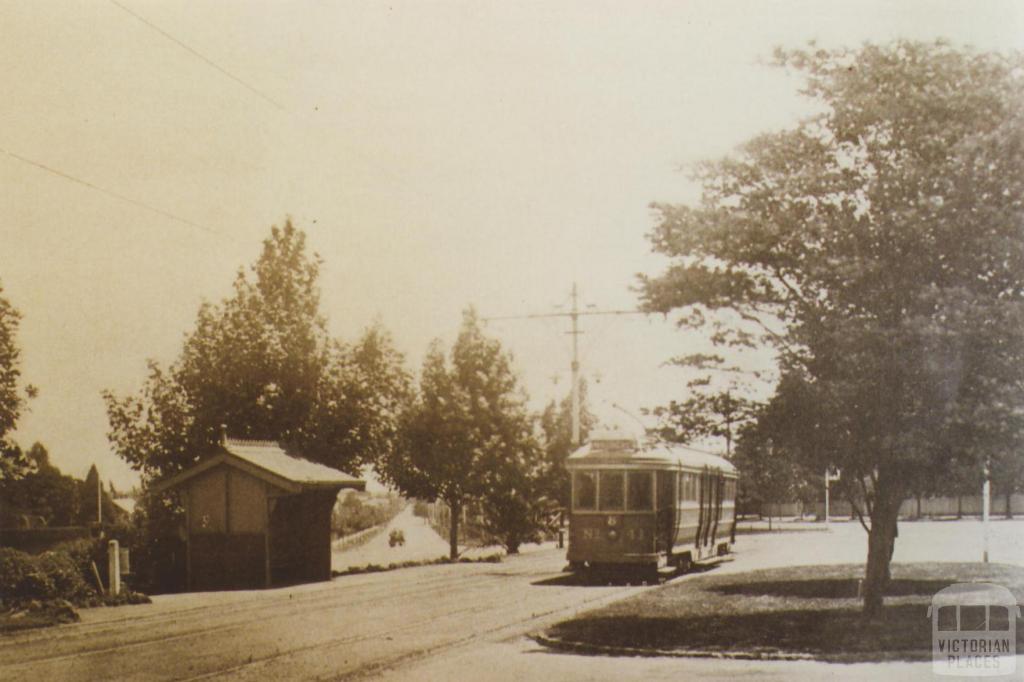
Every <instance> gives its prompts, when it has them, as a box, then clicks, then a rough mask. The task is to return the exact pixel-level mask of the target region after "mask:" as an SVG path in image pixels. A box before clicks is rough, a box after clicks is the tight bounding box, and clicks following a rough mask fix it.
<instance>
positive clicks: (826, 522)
mask: <svg viewBox="0 0 1024 682" xmlns="http://www.w3.org/2000/svg"><path fill="white" fill-rule="evenodd" d="M828 482H829V476H828V467H825V528H826V529H828V528H829V527H830V526H829V522H830V521H831V520H832V519H831V518H830V517H829V509H828Z"/></svg>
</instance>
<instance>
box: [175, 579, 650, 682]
mask: <svg viewBox="0 0 1024 682" xmlns="http://www.w3.org/2000/svg"><path fill="white" fill-rule="evenodd" d="M492 577H493V578H494V581H495V583H497V582H500V580H499V579H500V578H501V577H503V576H492ZM636 589H637V588H635V587H632V586H627V587H622V588H621V589H617V590H614V591H611V592H603V593H602V594H600V595H598V596H594V597H591V598H589V599H584V600H582V601H580V600H576V599H571V600H570V599H566V600H565V601H568V602H570V603H568V604H565V603H559V605H558V606H556V607H554V608H547V609H545V610H542V611H539V612H538V611H536V610H535V606H534V605H532V604H531V605H529V606H528V607H525V608H523V607H522V603H523V600H522V598H521V596H520V595H512V596H510V597H509V598H507V599H505V600H502V601H500V602H495V601H493V600H491V599H488V598H487V597H488V596H489V595H487V594H485V595H483V596H484V599H482V600H479V601H478V602H477V603H473V604H471V605H468V606H463V607H460V608H457V609H450V610H448V611H445V612H444V613H440V614H436V615H433V616H429V617H426V618H421V619H417V620H414V621H412V622H406V623H404V624H402V625H401V626H398V627H390V628H385V629H380V630H377V631H374V632H370V633H363V634H360V635H355V636H343V637H336V638H332V639H330V640H327V641H322V642H317V643H313V644H310V645H307V646H304V647H299V648H294V649H290V650H288V651H284V652H278V653H274V654H270V655H267V656H263V657H260V658H258V659H255V660H252V661H246V662H244V663H242V664H239V665H236V666H232V667H229V668H224V669H221V670H215V671H209V672H205V673H203V674H200V675H196V676H192V677H187V678H184V679H185V680H186V681H187V682H196V681H198V680H209V679H216V678H222V677H224V678H228V679H236V678H241V679H265V678H270V677H275V675H269V676H268V675H266V670H265V668H266V667H267V666H268V665H269V664H271V663H275V664H278V665H281V666H285V667H288V666H289V659H296V658H300V657H304V656H309V655H310V654H311V653H313V652H316V651H318V650H325V651H326V650H338V647H343V646H346V645H351V644H356V643H359V642H364V641H369V640H391V639H392V638H394V637H396V636H398V635H401V634H403V633H409V632H415V631H423V630H424V629H426V628H436V629H437V631H438V632H451V631H453V630H457V629H455V628H441V627H440V625H441V624H442V623H443V622H444V621H447V620H451V619H457V618H461V617H462V616H464V615H466V614H485V615H486V613H487V610H488V609H489V610H490V611H492V612H501V613H508V612H509V610H510V609H514V608H515V607H517V606H518V607H519V608H520V609H522V610H523V611H528V612H529V615H523V616H522V617H519V616H517V617H516V618H515V619H514V620H513V621H512V622H502V623H500V624H498V625H495V626H491V627H485V628H482V629H475V628H474V629H473V630H472V633H471V634H468V635H460V636H457V637H456V638H455V639H454V640H445V641H442V642H441V643H438V644H436V645H432V646H429V647H425V648H419V649H415V650H413V651H403V652H401V653H400V654H398V655H392V656H383V657H379V658H377V659H375V660H373V661H372V662H370V663H369V664H363V665H360V666H358V667H356V668H354V669H351V670H347V671H344V672H341V673H339V674H337V675H328V676H327V677H326V678H323V677H322V676H317V679H332V680H347V679H354V678H358V677H361V676H364V675H368V674H372V673H373V672H375V671H378V670H381V669H384V668H387V667H391V666H394V665H396V664H402V663H407V662H411V661H414V660H417V659H419V658H422V657H424V656H429V655H432V654H435V653H439V652H442V651H445V650H448V649H452V648H457V647H459V646H463V645H466V644H469V643H471V642H473V641H476V640H479V639H481V638H484V637H489V636H492V635H494V634H496V633H499V632H502V631H506V630H512V631H518V630H520V629H521V628H522V626H524V625H527V624H529V623H532V622H536V621H540V620H543V619H545V618H549V617H552V616H554V615H557V614H561V613H567V612H571V611H576V610H578V609H581V608H589V607H592V606H596V605H598V604H600V603H603V602H607V601H612V600H615V599H618V598H621V597H622V596H625V595H627V594H629V593H632V592H634V591H635V590H636ZM482 607H486V608H482Z"/></svg>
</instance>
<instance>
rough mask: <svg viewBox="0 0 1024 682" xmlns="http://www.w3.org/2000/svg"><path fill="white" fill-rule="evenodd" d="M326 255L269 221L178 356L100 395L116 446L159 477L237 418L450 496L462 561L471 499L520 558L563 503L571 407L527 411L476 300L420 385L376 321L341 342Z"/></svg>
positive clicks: (423, 494)
mask: <svg viewBox="0 0 1024 682" xmlns="http://www.w3.org/2000/svg"><path fill="white" fill-rule="evenodd" d="M320 265H321V260H320V258H319V257H318V256H317V255H316V254H309V253H308V252H307V249H306V243H305V235H304V233H303V232H302V231H301V230H299V229H298V228H296V227H295V226H294V225H293V224H292V223H291V222H287V223H286V224H285V225H284V227H283V228H277V227H275V228H273V229H272V231H271V234H270V237H269V238H268V239H267V240H266V241H265V242H264V245H263V251H262V253H261V255H260V256H259V258H258V260H257V261H256V263H255V265H254V266H252V268H251V269H250V270H249V271H248V272H246V271H241V272H239V273H238V276H237V277H236V279H235V282H234V293H233V295H232V296H231V297H229V298H227V299H226V300H224V301H222V302H221V303H220V304H216V305H214V304H204V305H203V306H202V307H201V308H200V310H199V314H198V317H197V320H196V325H195V329H194V330H192V331H191V332H190V333H189V334H188V335H187V336H186V338H185V341H184V345H183V348H182V351H181V354H180V356H179V357H178V359H177V360H176V361H175V362H174V363H172V364H171V365H170V366H169V367H164V366H161V365H159V364H158V363H156V362H150V364H149V376H148V378H147V379H146V381H145V383H144V384H143V386H142V388H141V390H140V391H138V392H137V393H135V394H133V395H127V396H119V395H116V394H114V393H113V392H110V391H107V392H105V393H104V399H105V401H106V406H107V413H108V417H109V424H110V431H109V437H110V441H111V443H112V444H113V445H114V448H115V450H116V451H117V452H118V454H119V455H120V456H122V457H123V458H124V459H125V460H126V461H127V462H128V463H129V464H131V465H132V466H133V467H135V468H136V469H138V470H139V471H141V472H142V473H143V475H144V477H145V478H146V480H154V479H157V478H162V477H164V476H167V475H171V474H173V473H175V472H178V471H180V470H182V469H184V468H187V467H189V466H191V465H192V464H194V463H196V462H197V461H199V460H200V459H201V458H202V457H204V456H207V455H208V454H209V453H211V452H213V451H215V445H216V442H217V440H218V438H219V434H220V430H221V424H225V425H226V426H227V429H228V432H229V433H231V434H232V435H233V436H237V437H242V438H257V439H269V440H276V441H279V442H281V443H283V444H284V445H285V446H286V447H288V448H289V449H290V450H292V451H294V452H297V453H301V454H302V455H303V456H305V457H307V458H309V459H312V460H314V461H317V462H321V463H323V464H326V465H329V466H332V467H335V468H337V469H340V470H342V471H346V472H349V473H353V474H356V473H359V471H361V470H363V469H364V468H365V467H368V466H369V467H373V468H374V469H375V470H376V472H377V474H378V476H379V477H380V478H381V479H382V480H383V481H385V482H387V483H389V484H391V485H392V486H394V487H395V488H397V489H399V490H401V491H402V492H403V493H405V494H406V495H407V496H410V497H417V498H422V499H427V500H440V501H442V502H444V503H446V504H447V505H448V506H449V507H450V508H451V510H452V512H453V513H452V514H451V519H452V523H451V529H450V538H449V539H450V546H451V554H452V556H453V557H454V556H456V555H457V552H458V549H457V545H458V524H459V520H460V518H461V515H462V512H463V510H464V509H466V507H467V505H468V504H469V503H470V502H471V501H472V503H473V504H472V507H473V508H472V510H471V511H472V512H473V513H474V514H479V515H480V516H481V519H482V522H483V525H484V528H485V529H486V530H487V531H488V533H489V534H490V535H491V536H492V537H493V538H494V539H496V540H498V541H500V542H501V543H502V544H504V545H505V546H506V548H507V549H508V550H509V551H510V552H515V551H516V550H517V549H518V547H519V545H520V544H522V543H523V542H526V541H529V540H532V539H534V538H535V537H536V536H537V533H538V531H539V530H540V529H541V528H542V527H543V525H544V524H545V522H546V520H547V516H548V514H549V512H550V510H551V509H553V508H557V507H558V506H559V505H561V504H565V502H566V501H567V499H566V496H567V494H568V490H567V485H566V480H565V479H564V476H563V475H561V474H559V473H557V472H558V471H559V470H560V460H561V459H564V457H565V456H567V455H568V452H569V449H570V446H569V442H568V437H567V436H566V435H565V433H566V429H567V428H568V420H567V416H564V415H558V414H557V413H558V412H559V410H557V409H556V408H555V406H554V405H552V406H550V407H549V409H548V410H547V411H546V412H545V414H544V415H543V416H535V415H532V414H530V412H529V411H528V409H527V398H526V395H525V393H524V392H523V390H522V388H521V387H520V386H519V384H518V382H517V378H516V374H515V372H514V370H513V367H512V360H511V357H510V356H509V354H508V353H507V352H505V351H504V350H503V349H502V347H501V345H500V344H499V343H498V342H497V341H496V340H494V339H491V338H488V337H487V336H486V335H485V334H484V333H483V331H482V329H481V323H480V320H479V319H478V318H477V316H476V313H475V312H474V311H473V310H471V309H470V310H467V311H466V312H465V314H464V316H463V323H462V328H461V330H460V332H459V335H458V338H457V339H456V341H455V343H454V345H453V346H452V347H451V349H450V350H448V351H446V350H445V348H444V347H443V346H442V344H441V342H440V341H435V342H434V343H432V344H431V346H430V348H429V349H428V351H427V354H426V358H425V360H424V362H423V367H422V371H421V373H420V376H419V379H418V381H416V380H415V379H414V377H413V376H412V374H411V373H410V372H409V371H408V370H407V369H406V367H405V361H404V358H403V356H402V355H401V354H400V353H399V352H398V351H397V350H396V349H395V348H394V346H393V344H392V342H391V338H390V336H389V335H388V333H387V332H386V331H385V330H384V329H383V328H382V327H381V326H380V325H379V324H376V325H374V326H372V327H370V328H369V329H368V330H366V331H365V332H364V333H363V334H362V336H361V337H360V338H359V339H358V340H357V341H356V342H355V343H345V342H343V341H340V340H338V339H336V338H333V337H332V336H331V335H330V334H329V333H328V331H327V322H326V320H325V319H324V317H323V316H322V314H321V312H320V290H319V286H318V275H319V268H320ZM563 412H564V410H563ZM161 508H163V509H166V508H167V507H166V506H163V507H161ZM164 527H166V524H164Z"/></svg>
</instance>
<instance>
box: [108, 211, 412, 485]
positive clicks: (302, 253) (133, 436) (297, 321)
mask: <svg viewBox="0 0 1024 682" xmlns="http://www.w3.org/2000/svg"><path fill="white" fill-rule="evenodd" d="M320 264H321V260H320V258H319V256H317V255H315V254H313V255H310V254H308V253H307V249H306V240H305V235H304V233H303V232H302V231H301V230H299V229H297V228H296V227H294V226H293V225H292V223H291V222H290V221H289V222H287V223H286V224H285V226H284V227H283V228H277V227H274V228H273V229H272V230H271V234H270V237H269V238H268V239H266V240H265V241H264V243H263V250H262V253H261V254H260V256H259V258H258V259H257V261H256V263H255V264H254V265H253V266H252V268H251V269H250V270H249V271H248V272H246V271H244V270H243V271H239V273H238V275H237V277H236V278H235V281H234V292H233V295H232V296H231V297H230V298H228V299H226V300H224V301H222V302H221V303H219V304H211V303H204V304H203V305H202V306H201V307H200V309H199V313H198V315H197V319H196V325H195V329H194V330H193V331H191V332H190V333H189V334H188V335H187V336H186V338H185V342H184V346H183V348H182V351H181V355H180V356H179V358H178V359H177V360H176V361H175V362H174V363H173V364H172V365H171V366H170V367H166V368H165V367H162V366H161V365H159V364H158V363H156V362H153V361H151V362H150V363H149V376H148V377H147V379H146V381H145V382H144V384H143V386H142V388H141V390H140V391H139V392H138V393H137V394H136V395H129V396H124V397H119V396H117V395H115V394H113V393H112V392H110V391H107V392H105V393H104V399H105V401H106V405H107V414H108V419H109V422H110V431H109V437H110V440H111V442H112V443H113V445H114V447H115V449H116V451H117V452H118V454H119V455H121V457H123V458H124V459H125V460H126V461H127V462H128V463H129V464H131V465H132V466H133V467H135V468H136V469H141V470H142V471H143V472H144V473H145V474H147V475H149V476H163V475H167V474H171V473H174V472H176V471H179V470H181V469H184V468H186V467H188V466H189V465H191V464H193V463H194V462H196V461H197V460H198V458H199V457H201V456H203V455H204V454H206V453H208V452H209V451H210V450H211V447H212V446H213V445H214V444H215V443H216V442H217V440H218V439H219V435H220V431H221V425H222V424H224V425H226V426H227V430H228V432H229V433H230V434H231V435H232V436H234V437H239V438H254V439H266V440H276V441H280V442H282V443H283V444H284V445H285V446H286V447H288V448H290V449H293V450H295V451H297V452H299V453H302V454H303V455H304V456H306V457H308V458H310V459H313V460H316V461H319V462H322V463H324V464H327V465H329V466H333V467H336V468H338V469H342V470H345V471H348V472H350V473H355V472H356V471H357V470H358V469H359V468H360V467H361V466H363V465H365V464H367V463H370V462H372V461H373V460H374V458H375V457H376V456H377V454H378V453H379V452H381V451H383V450H386V449H387V448H389V447H391V442H392V440H393V438H394V434H395V432H396V430H397V427H398V415H399V413H400V411H401V407H402V404H403V402H404V401H405V400H406V399H407V394H408V383H409V379H408V376H407V373H406V372H405V370H404V369H403V367H402V362H403V359H402V356H401V355H400V354H399V353H398V352H397V351H396V350H395V349H394V348H393V346H392V344H391V339H390V337H389V335H388V334H387V332H386V331H384V330H383V329H382V328H381V327H380V325H374V326H373V327H371V328H370V329H368V330H367V331H366V332H365V333H364V335H363V336H362V338H360V339H359V340H358V341H357V342H356V343H355V344H352V345H347V344H345V343H343V342H341V341H338V340H336V339H334V338H332V337H331V336H330V335H329V334H328V332H327V326H326V321H325V319H324V318H323V316H322V315H321V314H320V290H319V285H318V278H319V271H320Z"/></svg>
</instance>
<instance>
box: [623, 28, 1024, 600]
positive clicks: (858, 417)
mask: <svg viewBox="0 0 1024 682" xmlns="http://www.w3.org/2000/svg"><path fill="white" fill-rule="evenodd" d="M778 61H779V63H780V64H782V65H785V66H789V67H793V68H795V69H797V70H799V71H801V72H803V73H804V74H805V76H806V79H807V80H806V82H807V86H806V88H805V93H806V94H807V95H809V96H810V97H812V98H814V99H815V100H816V101H817V102H818V103H819V104H820V105H821V113H820V114H818V115H815V116H813V117H811V118H809V119H807V120H805V121H803V122H802V123H801V124H800V125H799V126H797V127H796V128H795V129H792V130H786V131H783V132H779V133H771V134H765V135H761V136H759V137H757V138H755V139H753V140H751V141H750V142H748V143H747V144H745V145H744V146H743V147H742V148H741V149H740V151H739V154H738V155H736V156H733V157H730V158H726V159H722V160H719V161H713V162H708V163H705V164H703V165H701V166H700V168H699V169H698V171H697V179H698V180H699V181H700V182H701V183H702V184H703V187H704V193H703V197H702V200H701V202H700V204H699V205H698V206H694V207H691V206H672V205H658V206H656V209H657V211H658V212H659V214H660V223H659V225H658V226H657V227H656V229H655V230H654V232H653V233H652V235H651V239H652V241H653V244H654V247H655V249H656V250H657V251H659V252H661V253H663V254H665V255H667V256H669V257H670V258H671V259H672V264H671V265H670V267H669V268H668V270H667V271H665V272H664V273H663V274H662V275H660V276H657V277H645V278H643V280H642V285H643V291H644V297H645V302H646V305H647V307H648V309H650V310H657V311H663V312H668V311H670V310H674V309H677V308H684V309H687V310H690V311H692V310H694V309H697V310H700V311H702V312H710V313H712V314H713V313H715V312H719V311H731V312H733V313H734V314H736V315H738V316H739V318H740V319H741V320H742V321H743V325H745V326H742V327H741V326H736V327H735V328H734V329H732V330H728V329H727V330H724V331H721V330H720V331H719V334H718V335H719V339H718V340H720V341H721V342H726V343H727V342H729V341H737V340H742V334H743V333H749V330H750V329H752V328H757V329H759V330H760V337H761V341H765V342H768V343H771V344H772V345H774V346H775V348H776V349H777V351H778V353H779V360H780V368H781V379H780V382H779V385H778V389H777V392H776V394H775V396H774V398H773V400H772V402H773V406H772V409H771V411H770V414H771V415H772V417H771V428H772V429H773V432H772V433H771V435H772V437H773V439H774V441H775V442H776V443H777V444H778V445H779V446H780V447H785V448H787V449H791V450H792V451H793V452H794V453H797V454H798V455H799V456H800V457H802V458H803V459H804V460H805V461H807V462H808V463H811V464H812V465H813V468H814V469H815V470H821V471H824V469H825V466H826V465H836V466H839V467H840V468H841V469H842V470H843V481H844V485H845V486H849V487H850V489H849V491H848V492H849V493H850V497H851V498H853V499H859V500H860V501H861V502H862V504H863V507H864V509H863V515H864V518H865V526H866V527H869V528H870V530H869V553H868V562H867V573H866V582H865V613H866V615H868V616H869V617H876V616H878V615H879V614H880V613H881V606H882V594H883V593H884V589H885V585H886V583H887V581H888V564H889V560H890V558H891V553H892V548H893V543H894V541H895V536H896V514H897V512H898V509H899V505H900V502H901V501H902V499H903V498H904V497H905V496H906V495H907V494H908V492H910V490H911V489H912V487H913V486H912V483H913V481H914V480H915V479H917V478H918V477H920V476H922V475H924V472H927V471H930V470H934V469H936V468H938V469H941V468H942V467H945V466H948V465H949V463H950V462H953V461H957V462H963V463H966V464H970V465H973V466H977V467H980V463H979V462H980V461H981V460H983V459H984V458H986V457H990V456H992V455H993V454H994V453H996V452H1006V451H1009V450H1011V449H1012V450H1014V451H1016V452H1020V442H1019V441H1020V438H1021V434H1022V433H1024V428H1022V424H1021V421H1022V417H1024V414H1022V412H1021V409H1020V407H1021V405H1022V404H1024V401H1022V391H1024V376H1022V371H1024V337H1022V334H1024V234H1022V226H1024V208H1022V203H1021V197H1022V196H1024V192H1022V191H1021V189H1022V188H1021V186H1020V185H1021V183H1022V179H1021V178H1022V176H1024V172H1022V171H1024V151H1022V150H1024V126H1022V125H1021V123H1022V114H1021V112H1022V111H1024V107H1022V106H1021V104H1022V102H1021V94H1020V93H1021V92H1022V89H1021V85H1022V84H1021V76H1020V73H1021V72H1020V59H1019V57H1017V56H1013V57H1003V56H999V55H988V54H980V55H979V54H973V53H968V52H960V51H957V50H954V49H952V48H951V47H949V46H948V45H945V44H942V43H937V44H921V43H912V42H905V41H900V42H896V43H893V44H891V45H888V46H872V45H868V46H865V47H863V48H861V49H857V50H833V51H826V50H820V49H815V48H813V47H812V48H811V49H808V50H802V51H795V52H780V53H779V54H778ZM701 317H703V314H702V315H689V316H688V317H687V318H684V322H685V321H686V320H690V319H694V318H701ZM766 428H767V426H766Z"/></svg>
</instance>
